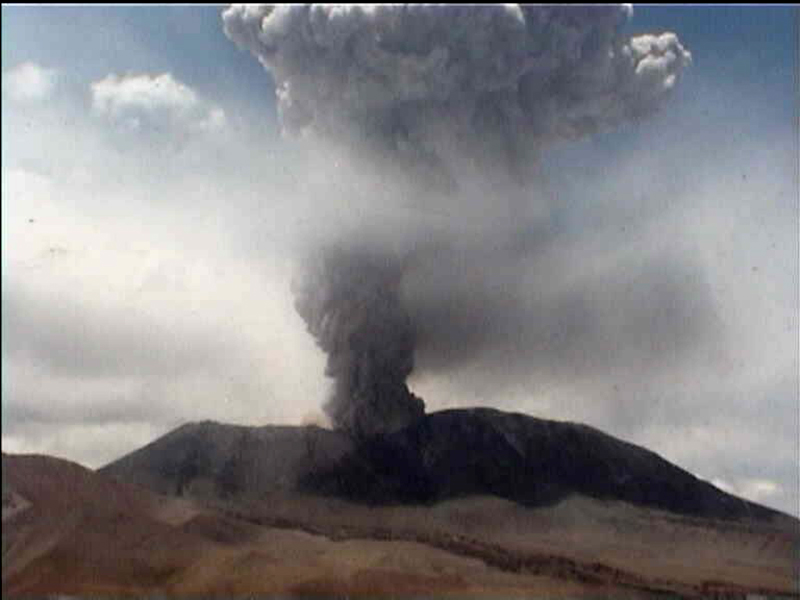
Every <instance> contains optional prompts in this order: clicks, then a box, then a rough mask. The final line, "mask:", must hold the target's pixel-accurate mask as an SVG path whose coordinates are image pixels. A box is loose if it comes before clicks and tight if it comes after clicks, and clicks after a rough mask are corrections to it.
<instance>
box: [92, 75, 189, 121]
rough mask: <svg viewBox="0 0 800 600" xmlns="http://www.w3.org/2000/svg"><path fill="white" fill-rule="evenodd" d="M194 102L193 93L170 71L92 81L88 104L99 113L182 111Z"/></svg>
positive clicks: (111, 76)
mask: <svg viewBox="0 0 800 600" xmlns="http://www.w3.org/2000/svg"><path fill="white" fill-rule="evenodd" d="M197 103H198V98H197V94H196V93H195V92H194V90H192V89H191V88H190V87H188V86H186V85H185V84H183V83H181V82H180V81H177V80H176V79H174V78H173V77H172V74H170V73H162V74H161V75H149V74H147V73H143V74H141V75H124V76H122V77H120V76H119V75H116V74H114V73H111V74H109V75H107V76H106V77H105V78H104V79H101V80H100V81H95V82H94V83H92V104H93V106H94V108H95V110H97V111H98V112H100V113H111V114H118V113H121V112H123V111H125V110H129V109H134V110H136V109H138V110H143V111H145V112H152V111H157V110H162V109H166V110H177V111H186V110H190V109H192V108H193V107H194V106H196V105H197Z"/></svg>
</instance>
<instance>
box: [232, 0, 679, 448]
mask: <svg viewBox="0 0 800 600" xmlns="http://www.w3.org/2000/svg"><path fill="white" fill-rule="evenodd" d="M631 15H632V10H631V8H630V7H628V6H596V7H543V6H538V7H527V6H519V5H502V6H501V5H496V6H495V5H492V6H489V5H487V6H430V5H413V6H411V5H410V6H403V5H387V6H359V5H349V6H330V5H292V6H277V7H272V6H253V5H247V6H245V5H234V6H231V7H230V8H228V9H226V10H225V11H224V13H223V23H224V29H225V33H226V34H227V35H228V37H229V38H230V39H232V40H233V41H234V42H235V43H236V44H237V45H239V46H240V47H242V48H244V49H247V50H249V51H250V52H251V53H252V54H253V55H254V56H255V57H256V58H257V59H258V60H259V61H260V62H261V63H262V65H263V66H264V67H265V68H266V69H267V71H268V72H269V73H270V74H271V76H272V77H273V79H274V81H275V88H276V96H277V103H278V111H279V116H280V122H281V125H282V128H283V133H284V135H285V136H286V137H287V138H292V139H298V140H302V141H303V142H306V143H308V142H310V143H312V144H313V143H316V142H319V144H320V146H321V147H324V148H325V149H326V151H328V152H330V149H331V148H335V149H337V150H336V153H337V156H338V157H339V158H340V159H342V160H347V161H349V162H350V164H351V172H355V173H358V172H359V170H361V171H363V173H364V174H365V181H367V180H368V177H367V174H369V176H370V177H374V174H375V173H376V172H378V173H381V172H383V171H385V172H386V173H387V177H386V185H392V184H391V183H389V182H393V181H398V180H403V183H402V185H401V188H402V189H400V190H397V191H396V192H395V193H388V194H378V193H376V194H375V202H376V203H378V202H381V203H385V205H386V206H385V207H384V208H385V210H386V212H387V213H388V212H391V211H392V210H393V209H396V208H397V206H396V204H397V203H398V202H404V201H407V200H408V198H409V197H412V198H413V203H414V205H415V206H417V207H420V206H422V207H424V208H425V210H420V211H417V213H416V214H415V215H414V217H413V218H411V219H409V221H408V222H407V223H404V228H405V230H406V231H405V233H404V234H403V235H401V236H398V235H391V234H390V235H387V236H382V235H381V234H380V232H379V231H378V232H376V230H375V229H373V231H372V232H371V234H370V235H365V236H359V235H357V234H354V233H353V232H354V231H357V230H358V228H355V229H354V228H352V227H350V228H342V231H341V232H339V235H338V236H337V235H333V237H331V238H329V239H326V240H325V242H324V243H319V244H318V247H316V248H314V249H313V250H312V251H311V252H309V253H308V256H311V257H313V258H312V259H311V260H309V261H307V264H306V269H305V275H304V279H303V280H302V281H301V282H300V283H299V284H298V285H297V290H296V291H297V302H296V305H297V309H298V311H299V313H300V315H301V316H302V317H303V318H304V319H305V321H306V323H307V325H308V328H309V331H310V332H311V333H312V334H313V335H314V337H315V338H316V340H317V342H318V343H319V345H320V347H321V348H322V349H323V350H324V351H325V352H326V353H327V356H328V362H327V373H328V375H329V376H330V377H332V378H333V380H334V391H333V395H332V398H331V400H329V402H328V404H327V411H328V414H329V416H330V417H331V419H332V421H333V423H334V425H335V426H337V427H339V428H342V429H345V430H347V431H349V432H351V433H353V434H355V435H359V436H360V435H371V434H375V433H380V432H383V431H387V430H394V429H397V428H399V427H402V426H403V425H405V424H407V423H408V422H409V421H411V420H413V419H414V418H415V417H417V416H419V415H421V414H422V411H423V405H422V402H421V400H420V399H418V398H417V397H415V396H414V395H413V394H411V393H410V392H409V390H408V388H407V386H406V379H407V377H408V376H409V375H410V373H411V372H412V369H413V368H414V359H415V356H416V355H417V354H418V351H419V346H418V341H419V340H425V339H429V338H430V332H431V331H434V330H436V331H442V330H443V331H445V332H446V331H447V326H446V323H445V324H444V325H443V323H442V321H441V318H442V317H441V315H442V313H443V312H446V311H439V310H436V307H435V306H434V307H432V306H431V302H435V301H436V298H443V302H447V303H452V302H453V295H454V294H459V293H462V288H465V287H469V286H458V285H455V286H454V287H453V289H452V290H450V292H452V293H443V294H440V293H430V290H429V289H428V290H426V289H424V288H425V286H422V289H421V288H420V286H419V285H417V286H413V285H412V286H408V285H406V281H407V280H408V279H413V274H412V273H411V271H412V270H413V269H415V268H419V269H421V270H422V271H423V272H424V271H425V269H426V268H427V269H428V270H430V268H432V267H431V265H434V264H448V263H450V262H452V261H451V260H449V259H445V260H442V248H451V249H452V248H455V249H456V250H450V252H465V253H467V254H469V253H472V254H473V255H474V256H475V257H480V256H486V255H487V254H489V253H491V252H489V251H488V250H487V248H488V246H487V244H489V243H491V245H492V248H496V247H497V246H498V243H499V244H500V245H501V246H502V245H503V242H502V241H501V242H498V240H503V239H510V237H513V235H511V236H510V235H509V232H510V231H513V229H514V226H515V215H518V214H520V211H523V212H524V210H525V209H526V207H525V204H526V203H530V202H534V200H532V198H535V197H536V184H537V182H536V176H535V164H536V157H537V156H538V155H539V154H540V153H541V152H542V151H543V149H545V148H546V146H547V145H548V144H550V143H552V142H554V141H558V140H570V139H578V138H581V137H584V136H587V135H591V134H594V133H597V132H603V131H607V130H610V129H612V128H614V127H615V126H617V125H619V124H621V123H623V122H626V121H630V120H637V119H639V118H642V117H646V116H648V115H650V114H651V113H653V112H654V111H656V110H658V109H659V108H660V107H661V106H662V104H663V102H664V100H665V99H666V98H667V97H668V96H669V94H670V92H671V91H672V90H673V88H674V87H675V85H676V83H677V81H678V79H679V78H680V75H681V72H682V70H683V69H684V68H685V67H686V66H688V65H689V63H690V62H691V56H690V54H689V53H688V52H687V51H686V50H685V49H684V48H683V46H682V45H681V44H680V42H679V41H678V38H677V37H676V36H675V35H674V34H672V33H662V34H658V35H640V36H637V37H633V38H627V37H625V36H624V34H623V27H624V25H625V24H626V22H627V21H628V20H629V19H630V18H631ZM398 172H399V173H400V176H399V178H398V175H397V173H398ZM389 174H391V176H389ZM370 181H373V179H370ZM365 185H366V184H365ZM481 188H483V189H484V192H480V191H476V190H481ZM486 189H488V190H490V192H491V193H485V190H486ZM397 198H402V199H403V200H397ZM476 198H477V200H476ZM462 207H463V210H461V209H462ZM428 214H429V215H431V221H436V223H435V226H431V222H427V221H426V217H425V215H428ZM442 215H446V217H445V218H444V220H445V221H447V220H448V219H450V220H451V221H452V222H450V223H447V222H445V223H444V224H442V222H441V221H442ZM476 221H480V226H479V227H477V229H478V230H480V232H481V233H480V235H476V236H475V237H474V239H468V240H466V241H465V240H464V236H463V231H464V230H465V228H464V225H465V224H466V225H468V226H469V225H475V222H476ZM374 225H375V224H374V222H372V221H369V222H366V221H365V223H364V224H363V228H364V229H368V228H371V227H373V226H374ZM384 225H385V224H384ZM517 226H519V224H517ZM388 229H391V228H390V227H389V228H388ZM409 229H410V230H411V231H410V232H409V231H408V230H409ZM467 229H469V227H467ZM377 230H380V227H377ZM423 240H424V243H423ZM486 240H491V242H487V241H486ZM431 248H435V249H436V250H435V251H432V250H431ZM431 253H432V255H435V256H436V257H437V258H436V259H435V260H433V262H428V257H429V255H431ZM496 254H497V253H494V254H493V256H496ZM465 258H466V260H467V262H469V256H468V255H466V256H465ZM512 260H513V257H512ZM475 268H476V269H477V270H480V268H481V264H480V262H479V261H476V264H475ZM447 275H448V274H447V273H442V276H441V277H434V278H433V279H436V285H437V286H444V287H445V288H446V287H447ZM416 281H417V282H419V281H420V278H419V277H417V278H416ZM445 291H446V292H447V290H445ZM467 300H469V299H467ZM457 303H458V299H456V304H457ZM423 304H424V306H425V310H419V306H421V305H423ZM481 310H482V309H480V308H479V309H478V310H477V312H476V314H475V315H474V316H475V317H476V318H477V320H478V322H480V321H481V318H480V312H481ZM496 311H497V305H496V304H493V303H492V302H491V301H487V302H486V312H487V314H493V313H494V312H496ZM431 314H438V315H440V317H438V318H437V323H435V324H432V323H429V322H427V321H426V318H425V315H431ZM444 318H445V320H446V317H444ZM485 321H486V322H487V323H488V322H491V319H487V320H485ZM431 325H435V327H431ZM439 343H441V341H439ZM454 343H458V342H457V341H456V342H454ZM419 367H420V368H424V365H419Z"/></svg>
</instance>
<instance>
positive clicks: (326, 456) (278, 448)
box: [100, 421, 353, 497]
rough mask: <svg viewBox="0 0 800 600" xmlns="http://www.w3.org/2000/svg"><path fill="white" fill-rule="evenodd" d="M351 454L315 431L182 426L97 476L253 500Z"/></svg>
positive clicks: (343, 439) (342, 443)
mask: <svg viewBox="0 0 800 600" xmlns="http://www.w3.org/2000/svg"><path fill="white" fill-rule="evenodd" d="M352 451H353V445H352V443H351V442H350V440H349V438H347V436H345V435H343V434H340V433H337V432H333V431H329V430H327V429H322V428H320V427H314V426H310V427H286V426H276V425H267V426H264V427H245V426H240V425H225V424H221V423H214V422H212V421H203V422H201V423H187V424H186V425H182V426H181V427H179V428H177V429H175V430H173V431H171V432H169V433H168V434H166V435H165V436H163V437H161V438H158V439H157V440H155V441H153V442H152V443H150V444H148V445H147V446H144V447H142V448H140V449H139V450H136V451H134V452H132V453H130V454H128V455H126V456H124V457H123V458H121V459H119V460H117V461H115V462H113V463H111V464H109V465H106V466H105V467H103V468H102V469H100V471H101V472H104V473H108V474H110V475H113V476H114V477H116V478H117V479H121V480H123V481H127V482H129V483H135V484H137V485H141V486H144V487H146V488H149V489H151V490H154V491H156V492H159V493H162V494H168V495H177V496H182V495H184V494H189V495H193V496H206V497H207V496H219V497H226V496H235V495H241V494H247V495H254V496H257V495H260V494H264V493H269V492H276V491H288V490H294V489H296V488H297V487H298V485H299V481H300V480H301V479H304V478H306V477H308V476H309V475H310V474H312V473H318V472H328V471H329V470H330V469H332V468H333V467H334V466H335V465H336V464H338V463H339V462H340V461H341V460H342V458H343V457H344V456H345V455H346V454H348V453H351V452H352Z"/></svg>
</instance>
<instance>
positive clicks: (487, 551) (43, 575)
mask: <svg viewBox="0 0 800 600" xmlns="http://www.w3.org/2000/svg"><path fill="white" fill-rule="evenodd" d="M3 472H4V482H3V483H4V497H7V498H11V497H12V495H13V498H14V500H15V503H16V504H15V506H17V507H18V508H17V509H15V510H14V511H13V512H7V513H6V512H5V511H4V519H3V578H2V587H3V593H4V596H17V597H20V596H25V597H30V596H34V595H35V596H40V595H47V594H66V595H84V596H85V595H139V596H141V595H143V594H147V595H151V594H156V593H158V594H168V595H193V596H195V595H210V596H225V595H236V596H242V595H257V594H288V595H297V596H309V595H312V596H314V595H321V596H331V595H348V596H359V595H367V596H371V595H385V594H390V593H391V594H393V595H400V596H413V595H420V594H426V595H430V594H436V595H456V596H476V597H489V596H491V597H497V596H530V595H531V594H533V595H537V596H550V597H576V598H577V597H582V598H587V597H596V598H601V597H614V598H651V597H656V595H657V592H660V591H661V592H663V591H667V590H670V591H673V592H678V593H680V594H681V595H683V596H687V597H702V596H708V595H709V593H710V591H711V590H712V589H720V590H725V591H727V592H732V591H736V590H739V591H744V590H745V589H746V590H750V591H757V590H760V591H762V592H767V591H774V592H791V591H793V590H796V589H797V587H796V580H794V579H793V576H794V575H793V569H794V568H795V567H796V565H797V561H796V554H793V552H795V551H796V549H797V543H798V537H797V535H796V532H795V533H794V534H793V532H792V528H791V526H792V525H793V524H794V522H793V521H792V522H789V523H788V524H786V523H784V524H782V525H778V524H776V525H773V526H764V525H761V526H755V525H742V526H733V525H731V524H720V523H717V524H715V523H709V522H701V521H696V520H695V521H693V520H691V519H686V518H678V517H674V516H673V515H670V514H667V513H655V512H653V511H649V510H645V509H638V508H634V507H631V506H628V505H624V504H619V503H609V504H605V503H600V502H598V501H594V500H588V499H586V498H571V499H569V500H567V501H566V502H562V503H561V504H559V505H557V506H554V507H551V508H543V509H535V510H532V509H524V508H521V507H519V506H517V505H515V504H512V503H510V502H506V501H503V500H499V499H496V498H470V499H461V500H455V501H450V502H446V503H441V504H438V505H436V506H432V507H413V508H412V507H396V508H385V507H384V508H368V507H363V506H355V505H353V504H348V503H346V502H341V501H334V500H328V499H320V498H313V497H299V496H292V497H286V496H273V497H268V498H266V499H260V500H259V501H257V502H256V501H253V502H250V503H248V504H241V503H239V504H237V507H236V508H235V509H234V508H233V507H232V506H227V507H225V506H218V507H216V508H209V507H204V506H200V505H199V504H197V503H195V502H193V501H190V500H186V499H174V498H165V497H161V496H158V495H155V494H153V493H150V492H147V491H145V490H144V489H141V488H137V487H134V486H130V485H126V484H122V483H119V482H117V481H114V480H112V479H110V478H107V477H104V476H102V475H98V474H96V473H93V472H91V471H89V470H87V469H84V468H82V467H80V466H78V465H75V464H73V463H69V462H66V461H61V460H58V459H53V458H48V457H32V456H14V457H9V456H5V455H4V457H3Z"/></svg>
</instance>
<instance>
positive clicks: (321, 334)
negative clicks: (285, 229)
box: [296, 250, 423, 437]
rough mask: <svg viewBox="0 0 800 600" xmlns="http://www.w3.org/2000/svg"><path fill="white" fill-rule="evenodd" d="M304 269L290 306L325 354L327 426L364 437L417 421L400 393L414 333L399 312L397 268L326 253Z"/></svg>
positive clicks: (415, 401) (412, 400) (417, 407)
mask: <svg viewBox="0 0 800 600" xmlns="http://www.w3.org/2000/svg"><path fill="white" fill-rule="evenodd" d="M310 269H311V270H310V271H309V272H308V273H306V276H305V277H304V278H303V280H302V283H300V284H298V289H297V290H296V296H297V302H296V306H297V310H298V312H299V313H300V315H301V316H302V317H303V319H305V321H306V323H307V324H308V328H309V330H310V331H311V333H312V334H313V335H314V337H315V338H316V339H317V341H318V343H319V345H320V346H321V347H322V349H323V350H324V351H325V352H326V353H327V354H328V366H327V374H328V375H329V376H330V377H333V378H334V381H335V382H336V387H335V391H334V394H333V397H332V399H331V401H330V403H329V404H328V406H327V410H328V414H329V415H330V417H331V419H332V421H333V422H334V423H336V424H337V425H338V426H339V427H342V428H344V429H345V430H347V431H350V432H352V433H354V434H355V435H356V436H358V437H363V436H369V435H372V434H375V433H379V432H380V431H382V430H385V429H390V430H391V429H396V428H399V427H401V426H402V425H405V424H407V423H408V422H409V421H410V420H412V419H414V418H416V417H419V416H421V415H422V413H423V404H422V400H420V399H419V398H417V397H416V396H414V394H412V393H411V392H410V391H409V390H408V388H407V387H406V378H407V377H408V376H409V375H410V374H411V371H412V369H413V367H414V339H415V333H414V329H413V324H412V323H411V319H410V318H409V316H408V314H407V313H406V311H405V310H404V308H403V307H402V306H401V304H400V295H399V288H400V283H401V279H402V275H403V270H402V268H401V265H400V264H399V263H398V262H397V261H396V260H395V259H394V258H392V257H390V256H388V255H383V256H381V255H378V254H372V253H370V252H352V251H350V250H332V251H328V252H327V254H326V255H325V256H323V257H322V258H321V259H320V260H318V261H316V262H313V263H312V264H311V265H310Z"/></svg>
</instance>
